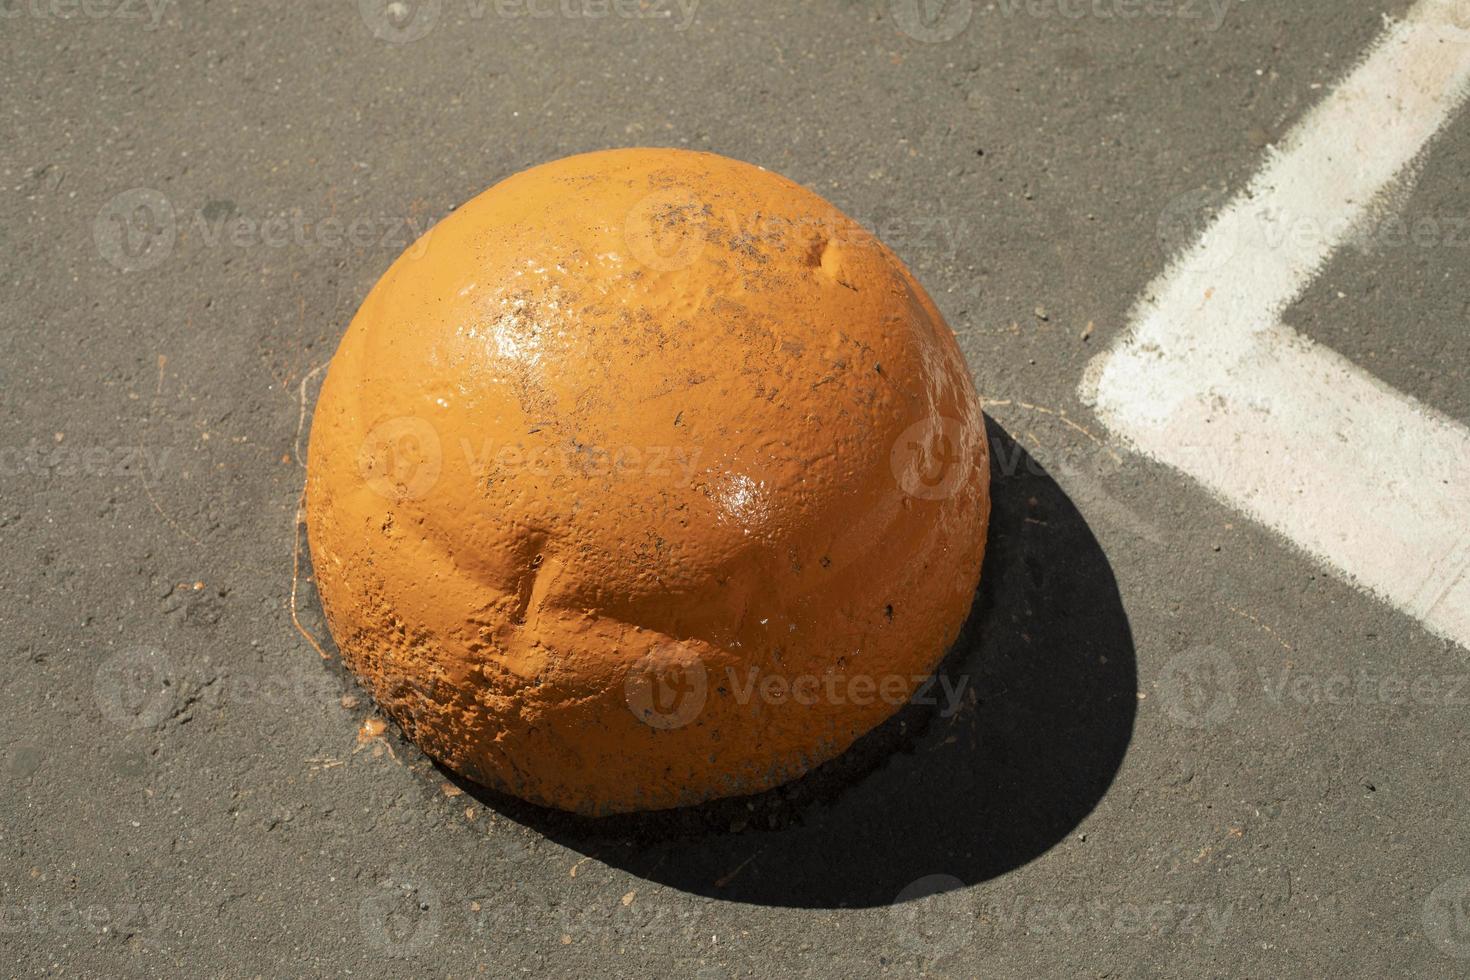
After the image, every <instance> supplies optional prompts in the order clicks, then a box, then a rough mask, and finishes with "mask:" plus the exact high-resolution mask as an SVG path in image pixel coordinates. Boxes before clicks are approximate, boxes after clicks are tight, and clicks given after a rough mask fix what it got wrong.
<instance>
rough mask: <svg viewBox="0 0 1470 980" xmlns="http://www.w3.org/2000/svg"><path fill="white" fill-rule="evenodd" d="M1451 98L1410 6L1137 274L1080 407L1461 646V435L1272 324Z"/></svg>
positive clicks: (1422, 17)
mask: <svg viewBox="0 0 1470 980" xmlns="http://www.w3.org/2000/svg"><path fill="white" fill-rule="evenodd" d="M1467 91H1470V0H1420V2H1419V3H1418V4H1417V5H1416V6H1415V7H1413V8H1412V9H1411V10H1410V11H1409V13H1408V14H1407V16H1406V17H1405V18H1404V19H1403V20H1402V21H1399V22H1397V23H1395V24H1393V25H1392V26H1391V27H1389V29H1388V30H1387V31H1386V33H1385V34H1384V35H1383V36H1381V37H1380V38H1379V40H1378V41H1377V42H1376V43H1375V45H1374V46H1373V48H1372V49H1371V50H1370V51H1369V52H1368V53H1367V55H1366V56H1365V57H1364V59H1363V60H1362V62H1361V63H1360V64H1359V65H1358V67H1357V68H1356V69H1355V70H1354V71H1353V72H1352V73H1351V74H1350V75H1349V76H1348V77H1347V78H1346V79H1344V80H1343V81H1342V82H1341V83H1340V84H1339V85H1338V86H1337V87H1336V88H1335V89H1334V90H1333V91H1332V92H1331V94H1329V95H1328V96H1327V98H1326V99H1325V100H1324V101H1323V102H1322V103H1321V104H1319V105H1318V106H1317V107H1316V108H1314V109H1313V110H1312V111H1311V112H1310V113H1309V114H1308V116H1307V117H1306V118H1305V119H1304V120H1302V122H1301V123H1299V124H1298V125H1297V126H1296V127H1295V128H1294V129H1293V130H1292V132H1291V133H1290V134H1288V136H1287V137H1286V139H1285V140H1284V141H1283V143H1282V145H1281V147H1280V148H1279V149H1278V150H1276V151H1275V152H1273V153H1272V154H1271V155H1270V157H1269V159H1268V161H1267V163H1266V165H1265V167H1264V169H1263V170H1261V172H1260V173H1258V174H1257V175H1256V176H1255V178H1254V179H1253V180H1252V181H1251V182H1250V185H1249V186H1248V187H1247V189H1246V190H1245V191H1244V192H1243V193H1242V194H1241V195H1240V196H1239V197H1238V198H1236V199H1235V200H1233V201H1231V202H1230V203H1229V204H1228V205H1227V206H1226V208H1225V209H1224V210H1223V211H1222V212H1221V213H1220V215H1219V217H1218V218H1217V219H1216V220H1215V221H1214V223H1213V224H1211V225H1210V227H1209V228H1208V229H1206V230H1205V232H1204V233H1203V235H1202V236H1201V238H1200V239H1199V241H1198V242H1196V243H1195V244H1194V245H1193V246H1192V247H1191V248H1189V249H1188V250H1187V251H1186V252H1184V253H1183V254H1182V255H1181V256H1180V257H1179V258H1178V259H1177V260H1176V261H1175V262H1174V263H1173V264H1172V265H1171V266H1170V267H1169V269H1168V270H1167V271H1166V272H1165V273H1164V274H1163V275H1162V276H1161V277H1160V278H1159V279H1158V280H1156V281H1155V282H1154V283H1153V284H1152V285H1151V286H1150V288H1149V290H1148V292H1147V293H1146V294H1145V296H1144V298H1143V299H1142V300H1141V301H1140V302H1139V304H1138V306H1137V307H1136V308H1135V310H1134V312H1133V316H1132V321H1131V323H1130V326H1129V329H1128V331H1127V332H1126V333H1125V334H1124V336H1123V338H1122V339H1121V340H1120V341H1119V342H1118V343H1117V344H1116V346H1114V347H1113V348H1112V349H1111V350H1108V351H1106V352H1104V353H1103V354H1102V355H1100V356H1099V357H1098V358H1097V359H1096V360H1095V361H1094V362H1093V363H1092V365H1090V367H1089V370H1088V376H1087V378H1086V380H1084V382H1083V387H1082V395H1083V399H1084V400H1085V401H1087V402H1089V403H1090V404H1091V405H1092V406H1093V407H1094V408H1095V410H1096V411H1097V414H1098V417H1099V418H1100V419H1101V420H1102V422H1103V423H1104V424H1105V425H1106V426H1107V427H1108V428H1109V429H1111V430H1112V431H1113V432H1114V433H1116V434H1117V435H1119V436H1121V437H1122V438H1123V439H1124V441H1126V442H1127V443H1129V444H1130V445H1131V446H1132V447H1133V448H1135V449H1137V450H1138V451H1140V452H1142V453H1144V454H1146V455H1148V456H1151V457H1153V458H1154V459H1156V460H1158V461H1160V462H1163V463H1165V464H1168V465H1170V466H1173V467H1175V468H1177V469H1179V470H1182V471H1183V472H1185V473H1186V474H1188V475H1189V476H1191V477H1193V478H1194V479H1196V480H1198V481H1199V482H1200V483H1202V484H1203V485H1204V486H1205V487H1207V488H1208V489H1210V490H1211V491H1213V492H1214V493H1216V494H1218V495H1219V496H1220V497H1221V498H1223V499H1224V500H1226V501H1227V502H1229V503H1230V504H1232V505H1234V506H1235V507H1238V508H1239V509H1241V510H1243V511H1245V512H1246V513H1248V514H1250V515H1251V516H1252V517H1254V518H1255V519H1256V520H1259V521H1260V522H1262V523H1264V524H1266V525H1268V526H1269V527H1271V528H1274V529H1275V530H1277V531H1279V532H1281V533H1282V534H1284V535H1285V536H1286V537H1288V538H1290V539H1291V540H1292V541H1293V542H1295V543H1296V544H1297V545H1298V546H1299V547H1301V548H1303V549H1304V550H1306V551H1307V552H1309V553H1310V554H1312V555H1314V556H1316V557H1317V558H1319V559H1320V560H1322V561H1323V562H1325V563H1326V564H1328V565H1331V566H1333V567H1335V568H1337V569H1338V570H1340V571H1341V572H1343V573H1345V574H1346V575H1347V576H1348V577H1349V578H1351V579H1352V580H1354V581H1355V582H1356V583H1358V584H1359V585H1361V586H1362V587H1364V588H1366V589H1368V590H1370V591H1372V592H1374V593H1376V594H1377V595H1379V596H1381V597H1382V598H1383V599H1385V600H1387V601H1388V602H1390V603H1392V604H1393V605H1394V606H1396V607H1397V608H1399V609H1400V610H1402V611H1403V612H1405V613H1408V614H1409V615H1410V616H1413V617H1414V618H1415V619H1418V620H1419V621H1421V622H1422V623H1423V624H1424V625H1425V626H1426V627H1428V628H1429V629H1430V630H1431V631H1433V632H1434V633H1436V634H1438V635H1439V636H1442V637H1445V638H1447V639H1450V640H1453V641H1455V642H1457V643H1459V644H1460V645H1461V646H1463V647H1465V648H1467V649H1470V430H1467V429H1466V428H1465V427H1464V426H1462V425H1459V424H1457V423H1455V422H1454V421H1452V420H1450V419H1448V418H1446V417H1444V416H1443V415H1441V414H1439V413H1437V412H1435V411H1434V410H1432V409H1430V408H1428V407H1427V406H1425V405H1423V404H1421V403H1419V402H1418V401H1416V400H1414V399H1413V398H1410V397H1409V396H1408V395H1405V394H1402V393H1401V392H1398V391H1395V390H1393V389H1392V388H1390V387H1388V386H1387V385H1385V384H1383V383H1381V382H1379V381H1378V380H1376V379H1375V378H1373V377H1372V376H1371V375H1368V374H1367V373H1365V372H1364V371H1362V370H1360V369H1359V368H1357V367H1356V366H1354V365H1353V364H1351V363H1349V362H1348V361H1347V360H1345V359H1344V358H1342V357H1341V356H1339V355H1337V354H1335V353H1334V352H1332V351H1331V350H1328V349H1326V348H1324V347H1321V346H1320V345H1318V344H1316V343H1314V342H1312V341H1310V340H1308V339H1307V338H1305V337H1302V336H1301V335H1299V334H1297V333H1295V332H1294V331H1292V330H1290V329H1288V328H1287V327H1285V326H1283V325H1282V324H1281V322H1280V318H1281V316H1282V314H1283V313H1284V311H1285V310H1286V309H1287V307H1288V306H1289V305H1290V304H1291V303H1293V302H1294V301H1295V300H1296V299H1298V298H1299V297H1300V296H1301V294H1302V293H1303V291H1304V290H1305V289H1306V288H1307V286H1308V284H1309V283H1310V282H1311V280H1312V279H1313V278H1314V277H1315V276H1316V275H1317V273H1318V272H1319V271H1320V270H1321V268H1322V266H1323V264H1324V263H1325V262H1326V261H1327V260H1328V259H1329V258H1330V257H1331V256H1332V254H1333V253H1334V252H1335V251H1336V250H1337V249H1338V248H1340V247H1341V246H1342V245H1343V244H1345V243H1346V242H1347V241H1348V240H1349V238H1350V237H1351V236H1352V235H1353V233H1354V231H1355V228H1356V226H1358V225H1359V224H1360V223H1361V222H1363V221H1364V220H1365V219H1366V218H1368V217H1369V216H1370V209H1371V208H1372V207H1373V205H1374V203H1375V200H1377V199H1379V198H1380V197H1381V196H1382V195H1385V194H1387V193H1389V192H1390V191H1391V190H1392V188H1393V186H1394V183H1395V181H1396V180H1399V179H1401V178H1402V177H1403V176H1404V175H1405V174H1406V173H1407V172H1408V168H1410V167H1411V166H1412V165H1413V164H1414V162H1415V160H1416V158H1417V157H1418V156H1419V155H1420V154H1421V153H1423V152H1424V150H1425V149H1426V148H1427V147H1428V145H1429V143H1430V141H1431V140H1432V139H1433V137H1434V135H1435V134H1436V133H1437V132H1438V131H1439V130H1440V129H1441V127H1443V126H1444V125H1445V123H1447V122H1448V121H1449V120H1450V118H1451V117H1452V116H1453V114H1454V113H1455V111H1456V110H1457V109H1458V108H1459V107H1460V106H1461V105H1462V103H1463V102H1464V101H1465V97H1466V94H1467Z"/></svg>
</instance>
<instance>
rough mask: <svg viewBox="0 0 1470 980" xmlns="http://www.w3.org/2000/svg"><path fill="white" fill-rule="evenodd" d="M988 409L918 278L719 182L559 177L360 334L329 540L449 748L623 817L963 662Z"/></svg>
mask: <svg viewBox="0 0 1470 980" xmlns="http://www.w3.org/2000/svg"><path fill="white" fill-rule="evenodd" d="M988 472H989V466H988V459H987V454H986V446H985V437H984V427H983V423H982V419H981V414H980V408H979V404H978V400H977V398H976V396H975V392H974V389H973V386H972V384H971V381H970V376H969V372H968V370H967V369H966V366H965V363H964V358H963V357H962V355H961V354H960V351H959V349H958V347H957V346H956V344H955V341H954V337H953V335H952V333H951V332H950V330H949V328H948V327H947V326H946V325H945V323H944V320H943V318H942V317H941V316H940V314H939V311H938V309H936V307H935V306H934V303H933V302H932V301H931V300H930V299H929V297H928V296H927V295H926V294H925V292H924V290H923V289H922V288H921V287H920V286H919V284H918V283H917V282H915V281H914V278H913V276H912V275H910V274H909V272H908V270H907V269H905V268H904V266H903V264H902V263H901V262H900V261H899V260H898V259H897V258H896V257H895V256H894V255H893V253H892V252H890V251H889V250H888V249H887V248H886V247H884V246H883V245H882V244H880V243H879V242H878V241H877V240H876V239H875V238H874V237H873V236H872V235H870V234H869V233H868V232H867V231H865V230H864V229H863V228H862V227H861V226H859V225H858V224H857V223H855V222H854V221H852V220H851V219H850V218H847V217H846V216H845V215H843V214H842V213H841V212H839V211H838V210H837V209H836V208H834V207H833V206H832V205H830V204H829V203H827V202H826V201H824V200H823V199H822V198H820V197H818V196H817V195H816V194H813V193H812V192H810V191H808V190H806V189H804V188H802V187H800V186H798V185H797V184H795V183H792V182H791V181H789V180H786V179H784V178H782V177H779V176H777V175H775V174H773V173H770V172H768V171H766V170H762V169H760V168H758V167H754V166H750V165H749V164H745V163H739V162H737V161H734V160H728V159H725V158H723V157H719V156H715V155H712V154H707V153H693V152H688V151H682V150H663V149H631V150H613V151H607V152H600V153H589V154H585V155H582V156H575V157H570V158H568V159H564V160H558V161H556V162H554V163H548V164H545V165H542V166H539V167H534V168H532V169H530V170H527V171H524V172H523V173H519V174H516V175H515V176H513V177H510V178H508V179H506V180H505V181H503V182H501V183H499V184H497V185H495V186H494V187H492V188H491V189H490V190H488V191H486V192H485V193H483V194H481V195H480V196H479V197H476V198H475V199H474V200H472V201H470V202H469V203H468V204H466V205H465V206H464V207H462V208H460V209H459V210H458V211H456V212H455V213H454V214H453V215H451V216H450V217H448V218H446V219H445V220H444V221H443V222H441V223H440V224H439V225H438V226H436V227H435V228H434V229H433V230H432V231H430V232H429V233H428V234H427V235H426V236H425V237H424V238H423V239H421V240H420V241H419V242H418V243H417V244H416V245H414V246H413V247H412V248H410V249H409V250H408V251H407V252H405V253H404V254H403V255H402V256H401V257H399V259H398V260H397V261H395V262H394V263H393V265H392V267H391V268H389V270H388V271H387V273H385V274H384V276H383V278H382V279H381V280H380V281H379V282H378V283H377V285H376V286H375V287H374V288H373V290H372V291H371V292H370V293H369V295H368V297H367V299H366V301H364V303H363V305H362V308H361V309H360V310H359V311H358V313H357V316H356V317H355V318H354V319H353V321H352V325H351V326H350V328H349V329H348V330H347V333H346V335H345V336H344V337H343V339H342V343H341V346H340V347H339V348H338V350H337V354H336V356H335V357H334V358H333V360H332V364H331V368H330V371H329V373H328V375H327V379H326V381H325V383H324V385H323V388H322V392H321V398H320V401H319V403H318V405H317V409H316V415H315V419H314V422H313V425H312V431H311V447H310V458H309V463H308V482H307V525H308V532H309V537H310V543H311V550H312V555H313V558H314V562H315V568H316V575H317V580H318V584H319V588H320V592H321V596H322V603H323V606H324V608H325V610H326V614H327V619H328V622H329V623H330V626H331V630H332V634H333V636H334V637H335V638H336V641H337V644H338V646H339V647H340V649H341V651H342V656H343V658H344V660H345V661H346V663H347V664H348V665H349V666H350V667H351V668H352V669H353V670H354V671H355V672H356V674H357V675H358V676H359V677H360V678H361V679H362V681H363V683H364V684H366V686H367V687H368V688H369V689H370V690H371V691H372V694H373V696H374V698H376V700H377V702H378V703H379V704H380V705H381V706H382V708H383V709H384V710H385V711H386V712H387V713H388V714H389V715H391V716H392V717H393V718H394V719H395V720H396V721H397V722H398V724H399V725H401V726H402V727H403V729H404V731H405V732H406V733H407V734H408V736H409V737H410V738H412V739H413V740H414V741H415V742H416V743H417V744H418V745H419V746H421V747H422V748H423V750H424V751H425V752H427V753H428V754H430V755H431V756H433V757H435V758H436V759H438V760H440V761H441V762H443V763H444V764H445V765H447V766H448V767H449V768H451V769H453V770H455V771H457V772H459V773H461V774H463V775H465V776H466V777H468V778H470V779H472V780H475V781H477V782H480V783H483V784H485V785H488V786H490V787H493V788H496V789H499V790H502V791H506V792H509V793H512V794H515V795H516V796H519V797H522V798H524V799H527V800H531V801H533V802H536V803H540V804H544V805H546V806H550V807H557V808H561V809H565V810H572V811H577V812H580V813H584V814H591V815H600V814H608V813H616V812H624V811H632V810H652V809H661V808H667V807H675V806H681V805H686V804H694V803H698V802H701V801H704V800H709V799H713V798H716V797H722V796H731V795H738V794H745V793H753V792H757V791H760V790H764V789H767V788H769V787H771V786H774V785H776V784H778V783H781V782H783V781H785V780H788V779H791V778H793V777H795V776H798V775H800V774H802V773H803V772H805V771H806V770H808V769H810V768H811V767H813V766H815V765H817V764H819V763H821V762H823V761H825V760H827V759H830V758H832V757H834V756H836V755H837V754H839V753H841V752H842V751H843V750H844V749H846V748H847V747H848V746H849V745H850V744H851V743H852V742H853V741H854V739H856V738H857V737H858V736H860V735H862V734H863V733H864V732H866V731H868V730H869V729H871V728H872V727H874V726H875V725H877V724H878V723H879V722H881V721H883V720H884V719H885V718H887V717H888V716H890V715H891V714H892V713H893V712H894V711H896V710H897V709H898V708H899V707H900V706H901V705H902V704H903V703H904V702H905V701H906V700H907V699H908V698H909V697H910V696H911V695H912V694H913V693H914V691H915V690H916V689H917V687H918V686H919V684H920V682H921V680H922V679H923V678H924V676H925V675H926V674H927V673H929V672H930V671H932V670H933V668H934V667H935V665H936V664H937V663H938V662H939V660H940V659H941V658H942V657H943V655H944V653H945V652H946V649H947V648H948V646H949V645H950V644H951V643H953V641H954V638H955V636H956V634H957V633H958V630H959V627H960V625H961V623H962V622H963V620H964V618H965V616H966V614H967V612H968V610H969V607H970V601H971V596H972V594H973V592H974V589H975V587H976V584H977V581H978V579H979V574H980V564H981V559H982V557H983V554H984V550H985V533H986V526H987V520H988V517H989V484H988V479H989V478H988Z"/></svg>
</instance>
